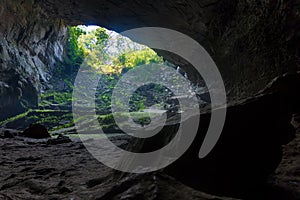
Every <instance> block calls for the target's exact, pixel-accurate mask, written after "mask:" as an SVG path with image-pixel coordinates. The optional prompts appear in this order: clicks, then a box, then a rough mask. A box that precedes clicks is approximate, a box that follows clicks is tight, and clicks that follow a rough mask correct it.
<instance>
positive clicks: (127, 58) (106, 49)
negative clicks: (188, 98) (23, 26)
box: [5, 25, 198, 135]
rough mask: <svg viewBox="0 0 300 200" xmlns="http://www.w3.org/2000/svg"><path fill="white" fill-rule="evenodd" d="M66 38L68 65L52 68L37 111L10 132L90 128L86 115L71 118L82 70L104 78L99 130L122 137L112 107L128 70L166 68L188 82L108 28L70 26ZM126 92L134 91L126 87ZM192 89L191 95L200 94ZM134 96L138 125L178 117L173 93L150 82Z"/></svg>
mask: <svg viewBox="0 0 300 200" xmlns="http://www.w3.org/2000/svg"><path fill="white" fill-rule="evenodd" d="M67 33H68V38H67V41H66V48H65V56H64V60H63V62H62V63H61V64H59V65H58V66H57V67H56V68H55V69H54V71H53V76H52V77H53V78H52V80H51V83H50V87H47V88H45V89H44V90H43V91H42V93H41V96H40V100H39V105H38V109H34V110H32V109H30V110H29V111H27V112H26V113H23V114H20V115H17V116H15V117H13V118H10V119H7V120H6V121H5V126H6V127H7V128H10V127H11V128H14V129H19V130H24V129H25V128H27V127H28V126H29V125H30V124H42V125H44V126H45V127H46V128H47V129H48V130H50V131H51V132H52V134H53V135H57V134H61V133H63V134H64V133H66V134H73V133H74V134H76V130H75V128H74V121H82V122H83V123H87V124H88V123H89V121H88V120H86V118H85V117H84V116H82V117H80V118H79V119H73V114H72V100H73V99H72V92H73V88H74V81H75V79H76V76H77V73H78V71H79V70H85V71H92V72H93V73H95V74H101V78H100V80H99V83H98V86H97V91H96V94H95V103H96V112H97V116H98V120H99V123H100V125H101V126H102V128H103V130H104V131H105V132H108V133H119V132H122V131H120V130H119V128H118V127H117V125H116V123H115V121H114V117H113V115H112V108H111V107H112V106H111V102H112V93H113V90H114V88H115V86H116V84H117V83H118V81H119V80H120V78H121V77H122V76H123V75H124V74H126V73H127V72H128V71H130V70H132V69H135V68H137V67H139V66H142V65H151V64H163V65H166V66H168V67H170V68H172V69H173V70H174V71H176V73H177V76H183V77H184V76H185V77H187V75H186V73H185V72H184V71H183V70H182V69H181V68H180V67H179V66H176V65H173V64H172V63H170V62H168V61H166V60H164V58H163V57H161V56H159V55H158V54H157V53H156V52H155V51H154V50H152V49H150V48H149V47H147V46H145V45H142V44H138V43H136V42H133V41H132V40H130V39H129V38H126V37H124V36H122V35H120V34H118V33H116V32H114V31H111V30H108V29H106V28H103V27H100V26H95V25H91V26H85V25H79V26H70V27H68V32H67ZM146 73H147V71H145V74H146ZM145 74H144V75H145ZM158 76H159V77H158V79H165V78H166V76H169V75H168V74H166V73H164V72H159V75H158ZM178 80H179V79H177V80H175V79H174V82H173V83H172V84H173V85H172V87H173V86H174V87H175V88H176V85H180V81H178ZM126 87H127V88H130V87H133V86H132V85H131V84H128V85H126ZM191 88H192V90H190V93H191V94H192V93H194V92H195V90H197V89H198V88H197V87H194V88H193V87H191ZM134 91H135V92H134V93H133V94H132V95H131V97H130V101H129V115H130V117H131V118H132V119H133V121H134V122H135V123H136V124H137V125H139V126H145V125H147V124H149V123H150V122H151V116H154V117H155V116H158V115H161V114H162V113H164V112H167V111H168V112H172V113H174V112H180V109H179V108H178V107H179V106H178V101H177V100H176V98H174V96H175V95H174V93H173V91H172V88H168V87H166V86H164V85H162V84H155V83H151V84H145V85H143V86H141V87H138V88H136V89H135V90H134ZM181 98H182V97H181ZM183 98H185V97H183ZM120 104H121V103H120V102H118V105H120ZM121 106H122V105H121ZM118 115H120V117H121V118H122V117H123V118H126V117H128V116H127V115H128V113H118Z"/></svg>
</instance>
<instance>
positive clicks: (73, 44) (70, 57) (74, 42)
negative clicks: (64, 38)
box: [65, 27, 86, 67]
mask: <svg viewBox="0 0 300 200" xmlns="http://www.w3.org/2000/svg"><path fill="white" fill-rule="evenodd" d="M81 35H86V32H85V31H84V30H83V29H82V28H80V27H69V28H68V42H67V49H66V51H67V58H66V61H65V63H66V65H67V66H69V67H79V66H80V65H81V63H82V62H83V60H84V57H85V54H84V49H83V48H82V47H81V46H79V44H78V39H79V37H80V36H81Z"/></svg>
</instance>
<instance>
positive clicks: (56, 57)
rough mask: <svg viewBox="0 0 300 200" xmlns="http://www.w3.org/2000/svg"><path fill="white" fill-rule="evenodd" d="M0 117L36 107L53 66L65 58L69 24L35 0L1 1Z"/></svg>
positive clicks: (3, 117) (0, 118)
mask: <svg viewBox="0 0 300 200" xmlns="http://www.w3.org/2000/svg"><path fill="white" fill-rule="evenodd" d="M0 15H1V16H0V17H1V23H0V120H2V119H5V118H7V117H10V116H13V115H15V114H18V113H20V112H22V111H24V109H25V108H26V107H30V108H33V107H36V106H37V103H38V95H39V92H40V91H41V90H42V89H44V88H45V87H48V85H47V83H48V81H49V79H50V78H51V76H52V72H51V71H52V69H53V68H54V67H55V65H56V64H57V63H59V62H60V61H62V58H63V50H64V48H63V47H64V44H65V40H66V27H65V25H64V24H63V22H62V21H61V20H59V19H55V18H53V17H49V16H48V15H47V14H46V13H45V12H44V11H43V10H42V9H41V8H39V7H38V6H36V5H35V4H34V1H31V0H26V1H20V0H12V1H11V0H9V1H8V0H7V1H2V2H1V4H0Z"/></svg>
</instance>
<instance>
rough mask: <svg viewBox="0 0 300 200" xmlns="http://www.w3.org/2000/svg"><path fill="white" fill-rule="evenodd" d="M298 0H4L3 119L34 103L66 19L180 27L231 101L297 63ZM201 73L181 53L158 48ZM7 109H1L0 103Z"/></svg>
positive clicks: (0, 40)
mask: <svg viewBox="0 0 300 200" xmlns="http://www.w3.org/2000/svg"><path fill="white" fill-rule="evenodd" d="M299 8H300V1H299V0H289V1H281V0H272V1H271V0H262V1H255V0H200V1H196V0H176V1H174V0H166V1H159V0H151V1H144V0H128V1H121V0H109V1H100V0H67V1H59V0H35V1H34V0H26V1H21V0H12V1H8V0H5V1H1V3H0V14H1V16H0V17H1V19H5V20H4V21H3V22H1V24H0V70H1V74H0V93H1V96H0V112H1V116H0V119H3V118H5V117H7V116H12V115H14V114H16V113H19V112H21V111H22V109H23V107H24V106H29V107H34V106H36V104H37V99H38V92H39V91H40V90H41V89H43V87H47V84H45V83H47V81H48V80H49V79H50V78H51V69H52V68H53V67H55V65H56V63H58V62H60V61H61V60H62V58H63V50H64V49H63V46H64V42H65V39H66V38H65V35H66V34H65V33H66V28H65V25H64V24H67V25H78V24H96V25H100V26H103V27H106V28H109V29H112V30H115V31H117V32H121V31H124V30H127V29H130V28H135V27H143V26H158V27H165V28H170V29H174V30H178V31H181V32H182V33H185V34H187V35H189V36H191V37H192V38H194V39H195V40H197V41H198V42H199V43H200V44H202V45H203V46H204V47H205V49H206V50H207V51H208V52H209V53H210V54H211V56H212V58H213V59H214V61H215V62H216V63H217V66H218V67H219V69H220V71H221V74H222V76H223V78H224V80H225V85H226V90H227V94H228V97H229V99H230V100H234V99H237V100H239V99H243V98H245V97H249V96H252V95H254V94H255V93H256V92H257V91H259V90H260V89H262V88H264V86H265V85H266V84H267V83H268V82H269V81H270V80H272V79H273V78H274V77H276V76H279V75H282V74H283V73H286V72H295V71H297V70H299V68H300V67H299V62H300V61H299V57H300V56H299V52H300V51H299V46H300V30H299V29H300V28H299V27H300V26H299V24H300V14H299ZM159 53H160V54H161V55H162V56H164V57H165V58H166V59H167V60H169V61H171V62H172V63H174V64H178V65H180V66H182V68H183V69H184V70H185V71H186V72H187V74H188V76H189V77H190V78H191V79H192V80H193V81H194V82H198V81H199V80H200V75H199V74H197V73H195V70H194V69H193V67H192V66H190V65H189V64H188V63H187V62H186V61H184V60H183V59H182V58H178V57H176V56H174V55H173V54H170V53H169V52H159ZM4 108H5V109H4Z"/></svg>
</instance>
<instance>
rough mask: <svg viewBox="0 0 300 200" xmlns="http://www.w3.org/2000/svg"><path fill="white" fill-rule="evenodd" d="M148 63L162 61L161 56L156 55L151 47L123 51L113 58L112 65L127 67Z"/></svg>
mask: <svg viewBox="0 0 300 200" xmlns="http://www.w3.org/2000/svg"><path fill="white" fill-rule="evenodd" d="M150 63H163V58H162V57H160V56H158V55H157V54H156V53H155V52H154V51H153V50H152V49H143V50H139V51H133V52H129V53H123V54H121V55H119V56H118V57H117V58H116V59H115V60H114V65H116V66H122V67H127V68H134V67H137V66H139V65H145V64H150Z"/></svg>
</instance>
